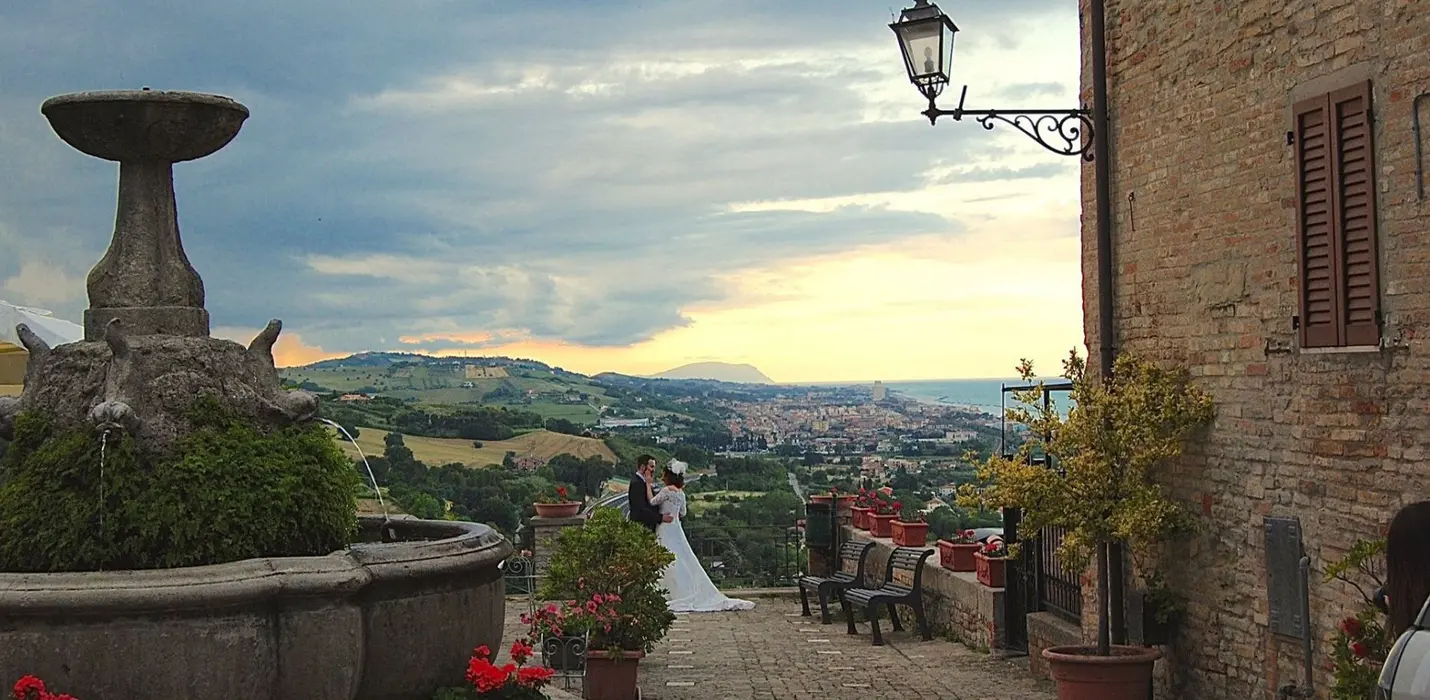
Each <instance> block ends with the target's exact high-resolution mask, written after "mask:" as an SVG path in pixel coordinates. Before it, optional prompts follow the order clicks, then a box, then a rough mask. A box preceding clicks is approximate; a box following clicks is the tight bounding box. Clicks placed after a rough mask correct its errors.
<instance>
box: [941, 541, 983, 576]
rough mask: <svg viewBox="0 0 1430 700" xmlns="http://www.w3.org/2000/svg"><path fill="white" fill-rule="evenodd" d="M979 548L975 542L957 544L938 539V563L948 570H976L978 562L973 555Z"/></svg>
mask: <svg viewBox="0 0 1430 700" xmlns="http://www.w3.org/2000/svg"><path fill="white" fill-rule="evenodd" d="M979 549H980V547H979V545H978V543H977V542H973V543H970V544H958V543H956V542H949V541H948V540H939V541H938V565H939V566H942V567H943V568H945V569H948V570H949V571H976V570H977V569H978V563H977V562H975V561H974V560H973V555H974V554H977V553H978V550H979Z"/></svg>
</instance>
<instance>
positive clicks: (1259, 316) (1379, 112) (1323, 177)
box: [1083, 0, 1430, 700]
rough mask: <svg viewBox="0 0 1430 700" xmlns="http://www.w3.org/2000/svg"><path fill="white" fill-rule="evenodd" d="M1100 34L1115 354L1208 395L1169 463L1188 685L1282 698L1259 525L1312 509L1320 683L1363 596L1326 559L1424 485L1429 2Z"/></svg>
mask: <svg viewBox="0 0 1430 700" xmlns="http://www.w3.org/2000/svg"><path fill="white" fill-rule="evenodd" d="M1083 5H1084V7H1083V10H1084V12H1083V14H1084V17H1086V15H1087V3H1086V2H1085V1H1084V3H1083ZM1108 44H1109V46H1108V51H1109V59H1108V61H1109V64H1108V66H1109V83H1110V115H1111V121H1112V133H1111V134H1110V135H1109V136H1110V137H1111V148H1112V154H1113V159H1112V160H1113V163H1112V168H1113V170H1112V172H1113V185H1112V211H1113V218H1114V221H1113V238H1114V241H1115V243H1114V264H1115V267H1116V276H1115V293H1114V299H1115V309H1116V311H1115V314H1114V315H1115V323H1116V328H1115V331H1116V337H1117V343H1118V345H1119V350H1120V351H1124V352H1134V353H1137V354H1138V355H1140V356H1143V357H1147V358H1150V359H1155V360H1159V361H1166V362H1177V363H1182V364H1184V365H1186V366H1188V367H1190V369H1191V371H1192V372H1193V374H1194V375H1195V376H1197V377H1198V383H1199V385H1200V386H1202V387H1203V388H1204V389H1206V390H1207V391H1209V392H1210V393H1211V394H1212V396H1213V397H1214V399H1215V401H1216V404H1217V410H1218V417H1217V419H1216V423H1215V426H1214V427H1213V429H1212V430H1211V432H1210V435H1209V438H1208V439H1207V440H1206V441H1205V443H1204V444H1201V445H1199V446H1198V447H1196V448H1195V450H1194V451H1195V454H1194V455H1192V456H1191V458H1189V459H1187V460H1185V461H1184V463H1182V464H1181V465H1179V466H1177V467H1175V468H1173V469H1171V470H1170V471H1169V473H1167V474H1165V477H1166V479H1167V481H1168V483H1169V484H1170V485H1171V486H1172V489H1173V491H1174V492H1175V494H1176V495H1177V496H1178V497H1179V498H1181V499H1182V500H1184V501H1185V502H1187V503H1188V504H1191V505H1192V507H1193V508H1194V509H1195V510H1196V511H1197V512H1198V513H1201V514H1202V516H1203V520H1204V521H1205V522H1204V524H1205V526H1206V527H1205V528H1204V531H1203V532H1202V533H1201V534H1198V535H1195V536H1194V537H1193V538H1192V540H1191V541H1190V542H1189V543H1187V544H1185V545H1178V547H1177V550H1176V551H1175V552H1171V554H1172V555H1173V556H1165V555H1164V556H1163V557H1162V559H1163V561H1164V562H1166V564H1167V566H1168V567H1169V569H1168V572H1169V574H1170V576H1171V577H1172V580H1173V582H1174V584H1175V586H1176V587H1177V588H1178V589H1179V590H1180V592H1182V593H1184V594H1186V595H1187V596H1188V598H1189V601H1190V607H1189V611H1188V619H1187V620H1186V622H1185V624H1184V625H1183V629H1182V631H1181V634H1180V636H1179V638H1178V640H1177V643H1176V644H1175V646H1174V652H1173V654H1172V655H1171V657H1170V658H1169V660H1168V662H1167V665H1168V670H1169V671H1170V675H1171V678H1172V680H1173V683H1174V686H1175V688H1176V690H1175V691H1174V692H1173V693H1172V697H1177V698H1188V699H1196V700H1222V699H1226V700H1247V699H1248V698H1263V697H1266V698H1273V697H1275V693H1274V689H1275V688H1276V687H1277V686H1278V685H1279V684H1284V683H1288V682H1292V681H1294V680H1296V679H1297V678H1298V677H1299V664H1300V658H1299V657H1300V654H1299V649H1298V648H1297V645H1296V644H1295V643H1294V642H1292V641H1278V640H1277V639H1276V638H1275V637H1274V636H1273V635H1271V634H1270V633H1269V631H1268V630H1269V628H1268V617H1267V615H1268V610H1267V608H1268V605H1267V585H1266V580H1267V574H1266V565H1265V561H1266V557H1265V551H1264V550H1265V547H1264V545H1263V531H1262V517H1263V516H1265V515H1285V516H1298V517H1299V518H1300V519H1301V522H1302V525H1303V528H1304V541H1305V545H1306V549H1307V552H1308V553H1309V555H1310V557H1311V560H1312V567H1313V569H1314V571H1315V572H1316V573H1314V574H1313V576H1312V581H1311V600H1312V602H1311V606H1312V607H1311V619H1312V624H1313V629H1314V638H1315V657H1316V660H1317V666H1318V668H1319V669H1321V673H1320V675H1319V676H1318V677H1317V685H1318V686H1319V687H1318V691H1319V692H1318V696H1319V697H1326V696H1327V694H1326V687H1327V682H1328V681H1329V675H1328V674H1327V673H1326V672H1325V671H1324V669H1325V668H1326V666H1327V664H1326V657H1327V654H1328V653H1329V645H1330V640H1331V637H1332V633H1333V629H1334V625H1335V622H1336V621H1337V620H1339V619H1340V618H1341V616H1343V615H1344V614H1346V613H1348V612H1350V611H1352V610H1353V609H1354V608H1355V606H1356V604H1357V602H1358V598H1357V597H1356V596H1355V594H1354V592H1353V591H1351V590H1349V589H1347V588H1346V587H1343V586H1342V585H1341V584H1337V583H1330V584H1327V583H1322V582H1321V577H1320V572H1321V571H1323V570H1324V567H1325V565H1326V564H1327V563H1328V562H1331V561H1334V560H1335V559H1338V558H1339V557H1340V556H1341V554H1342V553H1343V552H1344V549H1345V548H1346V547H1347V546H1349V545H1350V544H1351V543H1352V542H1354V541H1355V540H1356V539H1357V538H1360V537H1372V536H1375V535H1377V534H1379V533H1380V532H1381V531H1382V529H1383V527H1384V526H1385V525H1386V524H1387V523H1388V522H1389V519H1390V517H1391V516H1392V515H1393V514H1394V513H1395V511H1396V509H1397V508H1398V507H1400V506H1401V505H1403V504H1405V503H1409V502H1413V501H1416V500H1422V499H1425V498H1430V488H1428V487H1430V460H1427V446H1430V347H1427V344H1426V340H1427V339H1430V203H1428V202H1427V201H1425V200H1422V199H1420V198H1419V196H1418V193H1417V184H1416V172H1417V162H1416V144H1415V140H1414V137H1413V134H1412V114H1413V110H1412V105H1413V104H1414V102H1415V98H1416V96H1417V95H1420V94H1422V93H1427V92H1430V2H1427V0H1289V1H1288V2H1271V1H1270V0H1241V1H1240V2H1225V1H1223V2H1213V1H1211V0H1108ZM1083 45H1084V54H1085V55H1086V53H1087V47H1088V45H1089V41H1088V34H1087V26H1086V24H1084V32H1083ZM1084 63H1085V65H1084V70H1083V86H1084V89H1083V95H1084V101H1085V102H1086V103H1088V104H1090V103H1091V84H1092V83H1091V71H1090V67H1089V65H1090V64H1087V63H1086V61H1085V62H1084ZM1367 98H1368V102H1367ZM1422 102H1423V104H1422V108H1421V110H1420V111H1421V114H1420V117H1421V119H1422V120H1423V121H1424V122H1426V125H1425V127H1426V128H1425V130H1426V131H1430V98H1427V100H1424V101H1422ZM1367 108H1368V110H1367ZM1367 114H1368V115H1369V117H1370V118H1369V119H1368V120H1367V119H1365V116H1366V115H1367ZM1099 136H1103V135H1099ZM1421 138H1422V145H1423V146H1424V150H1425V151H1426V152H1427V158H1430V135H1422V137H1421ZM1093 167H1094V166H1091V165H1089V166H1087V167H1085V168H1084V170H1083V203H1084V205H1083V255H1084V258H1083V262H1084V270H1085V271H1086V273H1085V275H1084V286H1083V295H1084V310H1085V318H1086V319H1087V321H1086V338H1087V344H1088V347H1089V350H1090V352H1091V353H1092V357H1094V358H1095V357H1096V356H1097V339H1098V329H1097V322H1098V321H1097V280H1096V269H1097V266H1096V257H1095V248H1094V246H1095V242H1096V233H1095V225H1096V224H1095V220H1094V219H1095V216H1096V208H1095V200H1094V198H1093V194H1094V186H1093V183H1094V179H1093V178H1094V175H1093V173H1094V171H1093V169H1092V168H1093ZM1086 609H1087V610H1089V611H1091V610H1092V608H1091V606H1088V607H1087V608H1086Z"/></svg>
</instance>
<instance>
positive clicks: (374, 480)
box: [318, 418, 390, 520]
mask: <svg viewBox="0 0 1430 700" xmlns="http://www.w3.org/2000/svg"><path fill="white" fill-rule="evenodd" d="M318 420H320V421H322V422H324V423H327V424H328V425H331V426H333V427H334V428H337V429H338V432H340V433H342V434H343V437H345V438H347V439H348V442H351V443H352V444H353V447H355V448H357V452H358V456H359V457H362V465H363V466H364V467H367V478H368V479H370V480H372V491H373V493H376V494H377V503H378V505H380V506H382V519H383V520H390V518H389V517H388V515H387V501H385V500H383V498H382V489H381V488H378V485H377V475H376V474H373V473H372V465H371V464H368V462H367V455H366V454H363V451H362V446H361V445H359V444H358V441H357V439H356V438H354V437H353V436H352V434H351V433H349V432H348V429H347V428H344V427H343V426H341V425H338V424H337V423H335V422H333V421H330V420H328V419H327V418H319V419H318Z"/></svg>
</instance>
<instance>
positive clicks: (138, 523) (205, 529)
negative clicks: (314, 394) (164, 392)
mask: <svg viewBox="0 0 1430 700" xmlns="http://www.w3.org/2000/svg"><path fill="white" fill-rule="evenodd" d="M189 420H190V423H191V425H192V427H193V431H192V432H191V433H190V434H188V435H186V436H184V437H182V438H180V440H179V441H178V443H177V444H176V445H175V446H174V450H173V452H172V454H162V455H150V454H142V453H140V452H139V451H138V450H136V448H135V445H134V443H133V441H132V440H131V439H130V438H129V437H128V436H123V437H112V438H111V439H110V441H109V444H108V445H106V446H105V451H104V466H103V469H102V470H101V468H100V451H101V440H100V437H99V436H98V435H96V434H94V433H93V432H91V431H90V430H88V429H84V428H73V429H65V430H61V429H58V428H56V427H54V426H53V425H52V422H51V421H50V420H49V419H48V418H47V417H45V416H43V415H36V414H24V415H21V416H19V417H17V420H16V425H15V441H14V444H13V445H12V447H11V449H10V451H9V453H8V454H7V455H6V458H5V460H4V462H3V464H0V571H91V570H97V569H162V568H172V567H180V566H200V565H205V564H219V563H224V562H231V561H237V560H241V559H248V558H254V557H271V556H308V555H321V554H327V553H329V552H332V551H335V550H338V549H341V548H343V547H345V546H346V545H347V544H348V543H349V542H350V540H351V537H352V535H353V534H354V533H355V532H356V527H357V519H356V501H355V499H356V492H357V488H358V475H357V472H356V471H354V470H353V467H352V464H351V462H349V461H348V460H347V458H345V457H344V456H343V454H342V452H341V451H339V449H338V448H337V446H336V445H335V444H334V442H333V440H332V437H331V436H330V435H329V434H328V433H327V431H325V430H323V429H322V428H320V427H317V426H312V425H307V426H294V427H289V428H284V429H282V430H277V431H273V432H271V433H269V434H264V433H261V432H260V431H258V430H257V429H255V428H254V427H252V426H250V425H247V424H245V423H243V422H242V421H239V420H236V419H234V418H233V417H232V416H230V415H229V414H228V413H227V412H225V411H224V410H223V409H222V408H221V407H220V406H219V404H218V402H217V401H216V400H214V399H213V398H211V397H201V398H200V399H198V400H197V401H195V403H194V405H193V407H192V408H191V410H190V415H189ZM101 472H102V473H101Z"/></svg>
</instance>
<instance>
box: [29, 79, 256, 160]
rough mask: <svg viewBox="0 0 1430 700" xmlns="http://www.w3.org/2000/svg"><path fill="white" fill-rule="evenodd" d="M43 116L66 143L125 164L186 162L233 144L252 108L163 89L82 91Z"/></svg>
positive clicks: (56, 100)
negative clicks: (230, 142) (249, 109)
mask: <svg viewBox="0 0 1430 700" xmlns="http://www.w3.org/2000/svg"><path fill="white" fill-rule="evenodd" d="M40 113H42V114H44V115H45V118H46V119H48V120H49V121H50V126H51V127H52V128H54V130H55V133H56V134H59V137H60V138H61V139H63V140H64V142H65V143H67V144H69V145H70V146H72V147H74V148H75V150H78V151H80V152H82V153H85V154H88V155H91V156H94V157H95V158H103V159H105V160H113V161H119V162H136V161H150V162H155V163H180V162H183V161H186V160H194V159H196V158H203V157H204V156H207V155H209V154H211V153H213V152H214V151H217V150H218V149H220V148H223V147H224V146H226V145H228V142H229V141H232V140H233V138H234V137H235V136H237V135H238V130H239V128H240V127H242V126H243V122H244V120H245V119H247V118H248V108H247V107H244V106H243V105H241V104H239V103H238V102H235V101H234V100H232V99H229V98H227V97H222V96H219V95H206V94H203V93H197V92H178V91H163V90H104V91H98V92H76V93H72V94H69V95H60V96H58V97H51V98H50V99H48V100H45V102H44V104H42V105H41V106H40Z"/></svg>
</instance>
